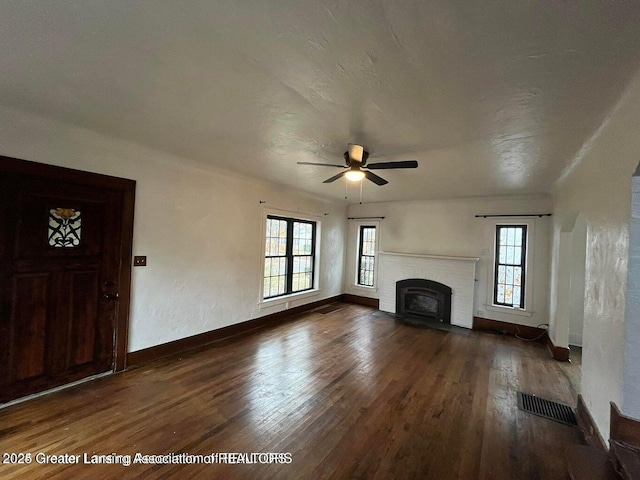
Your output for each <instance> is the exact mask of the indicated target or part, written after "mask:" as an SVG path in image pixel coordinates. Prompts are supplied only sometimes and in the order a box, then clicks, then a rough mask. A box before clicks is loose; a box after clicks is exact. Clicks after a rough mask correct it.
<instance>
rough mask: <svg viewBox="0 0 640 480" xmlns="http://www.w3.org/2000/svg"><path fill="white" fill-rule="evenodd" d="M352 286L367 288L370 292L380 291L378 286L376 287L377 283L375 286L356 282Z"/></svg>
mask: <svg viewBox="0 0 640 480" xmlns="http://www.w3.org/2000/svg"><path fill="white" fill-rule="evenodd" d="M351 288H356V289H360V290H365V291H368V292H377V291H378V287H376V286H375V285H374V286H373V287H369V286H368V285H358V284H357V283H354V284H353V285H351Z"/></svg>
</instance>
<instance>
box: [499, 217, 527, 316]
mask: <svg viewBox="0 0 640 480" xmlns="http://www.w3.org/2000/svg"><path fill="white" fill-rule="evenodd" d="M526 250H527V225H496V256H495V264H496V265H495V274H494V275H495V278H494V282H493V303H494V304H495V305H502V306H505V307H519V308H524V293H525V289H524V285H525V284H524V281H525V261H526V258H527V253H526Z"/></svg>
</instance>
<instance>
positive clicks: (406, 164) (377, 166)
mask: <svg viewBox="0 0 640 480" xmlns="http://www.w3.org/2000/svg"><path fill="white" fill-rule="evenodd" d="M366 168H370V169H371V170H382V169H389V168H418V162H417V161H416V160H405V161H403V162H380V163H370V164H368V165H367V166H366Z"/></svg>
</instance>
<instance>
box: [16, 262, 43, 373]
mask: <svg viewBox="0 0 640 480" xmlns="http://www.w3.org/2000/svg"><path fill="white" fill-rule="evenodd" d="M49 278H50V275H49V274H47V273H33V274H22V275H16V276H15V278H14V281H13V284H14V288H13V305H14V309H13V315H12V317H13V321H12V322H11V326H12V328H11V333H10V344H9V348H10V349H11V352H10V357H9V358H10V362H9V364H10V372H11V374H12V379H13V380H14V381H15V380H24V379H26V378H31V377H35V376H38V375H42V374H43V373H44V370H45V346H46V344H45V334H44V332H45V328H46V325H47V303H48V298H49Z"/></svg>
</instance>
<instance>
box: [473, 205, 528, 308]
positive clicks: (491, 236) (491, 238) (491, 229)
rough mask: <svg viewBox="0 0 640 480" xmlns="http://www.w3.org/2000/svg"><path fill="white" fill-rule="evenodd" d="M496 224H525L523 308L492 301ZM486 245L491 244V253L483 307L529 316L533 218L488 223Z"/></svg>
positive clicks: (494, 275) (515, 218)
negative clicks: (525, 246)
mask: <svg viewBox="0 0 640 480" xmlns="http://www.w3.org/2000/svg"><path fill="white" fill-rule="evenodd" d="M498 225H526V226H527V251H526V259H525V267H524V271H525V286H524V308H520V307H508V306H506V305H496V304H494V303H493V290H494V286H495V279H496V259H495V255H496V227H497V226H498ZM487 230H488V232H487V235H488V238H487V245H490V246H491V254H490V256H489V257H488V258H489V259H490V261H491V267H490V268H487V272H488V275H489V278H488V281H487V302H486V304H485V308H486V309H487V310H489V311H492V312H496V313H503V314H510V315H519V316H522V317H531V316H532V315H533V314H534V311H533V309H532V305H533V283H534V278H535V277H534V265H535V261H534V251H535V246H534V243H535V238H536V237H535V219H532V218H529V217H520V218H518V217H511V218H508V219H502V220H499V219H496V220H493V221H492V222H490V223H489V225H488V229H487Z"/></svg>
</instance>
